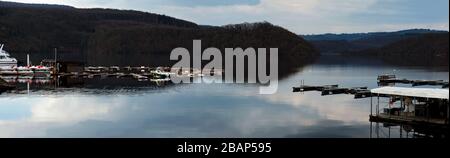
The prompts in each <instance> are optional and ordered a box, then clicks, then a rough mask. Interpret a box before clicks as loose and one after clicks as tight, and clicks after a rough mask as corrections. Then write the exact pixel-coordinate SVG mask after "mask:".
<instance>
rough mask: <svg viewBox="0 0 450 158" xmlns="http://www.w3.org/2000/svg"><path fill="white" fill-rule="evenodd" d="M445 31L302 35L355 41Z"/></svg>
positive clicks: (313, 37)
mask: <svg viewBox="0 0 450 158" xmlns="http://www.w3.org/2000/svg"><path fill="white" fill-rule="evenodd" d="M445 32H447V31H441V30H431V29H408V30H401V31H395V32H369V33H342V34H332V33H327V34H318V35H302V37H303V38H305V40H308V41H322V40H336V41H341V40H345V41H356V40H363V39H367V38H374V37H386V36H405V35H417V34H424V33H445Z"/></svg>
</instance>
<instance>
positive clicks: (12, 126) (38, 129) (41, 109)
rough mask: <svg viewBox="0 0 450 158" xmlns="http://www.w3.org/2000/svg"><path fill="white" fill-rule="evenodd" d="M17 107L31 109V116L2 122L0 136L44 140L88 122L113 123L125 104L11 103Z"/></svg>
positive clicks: (75, 100) (74, 100) (84, 100)
mask: <svg viewBox="0 0 450 158" xmlns="http://www.w3.org/2000/svg"><path fill="white" fill-rule="evenodd" d="M9 102H11V103H12V104H16V106H29V107H30V116H28V117H26V118H20V119H16V120H0V137H45V136H46V135H47V134H46V132H47V130H49V129H51V128H54V127H58V126H68V125H71V124H76V123H78V122H81V121H86V120H112V119H113V117H112V116H113V114H112V113H113V112H114V111H116V110H115V109H118V108H119V107H120V106H122V105H125V104H124V103H123V102H121V99H120V98H119V99H118V98H111V99H104V100H98V99H97V98H94V97H71V96H66V97H44V98H36V97H31V98H19V99H13V100H9Z"/></svg>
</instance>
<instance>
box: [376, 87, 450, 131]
mask: <svg viewBox="0 0 450 158" xmlns="http://www.w3.org/2000/svg"><path fill="white" fill-rule="evenodd" d="M371 93H372V96H373V97H371V103H370V121H371V122H386V123H399V124H409V125H426V126H428V125H431V126H442V127H446V128H447V127H448V125H449V115H450V111H449V109H450V108H449V102H448V100H449V90H448V89H434V88H402V87H382V88H377V89H372V90H371ZM373 98H376V101H375V104H374V99H373ZM374 108H375V109H374Z"/></svg>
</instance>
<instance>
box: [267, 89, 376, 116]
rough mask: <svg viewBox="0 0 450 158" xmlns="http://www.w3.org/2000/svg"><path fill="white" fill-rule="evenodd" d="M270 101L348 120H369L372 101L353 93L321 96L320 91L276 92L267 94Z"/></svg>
mask: <svg viewBox="0 0 450 158" xmlns="http://www.w3.org/2000/svg"><path fill="white" fill-rule="evenodd" d="M265 99H267V100H268V101H270V102H276V103H284V104H287V105H290V106H292V107H294V108H306V107H307V108H310V109H316V110H317V111H318V114H320V115H321V116H323V117H324V118H325V119H331V120H342V121H346V122H367V121H368V115H369V113H368V112H369V111H370V107H369V105H370V102H367V100H365V99H361V100H355V99H353V97H352V96H351V95H335V96H320V94H318V93H314V92H307V93H304V94H300V93H290V94H275V95H270V96H266V97H265Z"/></svg>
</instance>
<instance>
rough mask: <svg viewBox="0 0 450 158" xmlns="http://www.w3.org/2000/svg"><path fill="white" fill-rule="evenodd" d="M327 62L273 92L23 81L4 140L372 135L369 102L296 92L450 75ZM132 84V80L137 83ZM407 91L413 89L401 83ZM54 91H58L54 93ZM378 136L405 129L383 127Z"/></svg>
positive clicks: (0, 104)
mask: <svg viewBox="0 0 450 158" xmlns="http://www.w3.org/2000/svg"><path fill="white" fill-rule="evenodd" d="M330 58H335V57H323V58H321V59H319V61H317V62H316V63H315V64H312V65H309V66H306V67H304V68H302V69H299V70H298V72H297V73H295V74H292V75H290V76H288V77H286V78H284V79H282V80H281V81H280V84H279V91H278V93H276V94H273V95H260V94H258V90H259V87H258V86H257V85H250V84H184V85H170V84H169V85H167V84H166V85H156V84H154V83H150V82H139V83H137V81H134V80H130V81H123V80H121V81H116V80H111V79H105V80H100V79H97V80H92V81H84V82H83V83H81V84H75V85H74V86H69V87H66V88H58V89H54V84H53V83H50V84H48V85H36V84H32V85H30V90H29V91H28V90H27V85H26V84H21V85H20V88H21V90H20V91H13V92H5V93H3V94H1V95H0V137H151V138H155V137H156V138H159V137H164V138H165V137H182V138H184V137H196V138H197V137H202V138H203V137H225V138H229V137H233V138H234V137H244V138H247V137H250V138H254V137H256V138H260V137H262V138H265V137H277V138H278V137H280V138H285V137H299V138H310V137H313V138H316V137H332V138H335V137H338V138H340V137H344V138H345V137H358V138H359V137H363V138H365V137H370V136H371V133H372V136H373V132H371V127H372V128H375V126H374V125H373V124H372V126H371V124H370V122H369V113H370V99H359V100H355V99H353V96H351V95H334V96H321V94H320V93H319V92H307V93H292V87H293V86H298V85H300V81H301V80H304V81H305V84H308V85H326V84H339V85H340V86H342V87H356V86H368V87H369V88H375V87H377V83H376V77H377V76H378V75H379V74H386V73H390V74H396V75H397V76H398V77H400V78H408V79H443V80H448V78H449V77H448V76H449V72H448V70H439V69H429V68H421V67H398V66H386V65H383V64H382V63H380V62H376V61H371V60H361V59H355V60H345V61H344V60H342V61H339V60H336V59H333V60H334V61H335V62H328V59H330ZM133 82H135V83H133ZM398 86H408V85H398ZM52 87H53V88H52ZM380 126H381V127H380V130H381V131H380V132H379V133H378V135H379V136H380V137H387V136H388V135H390V136H391V137H398V135H399V133H400V127H392V128H390V129H389V128H386V127H383V126H382V125H380Z"/></svg>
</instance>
